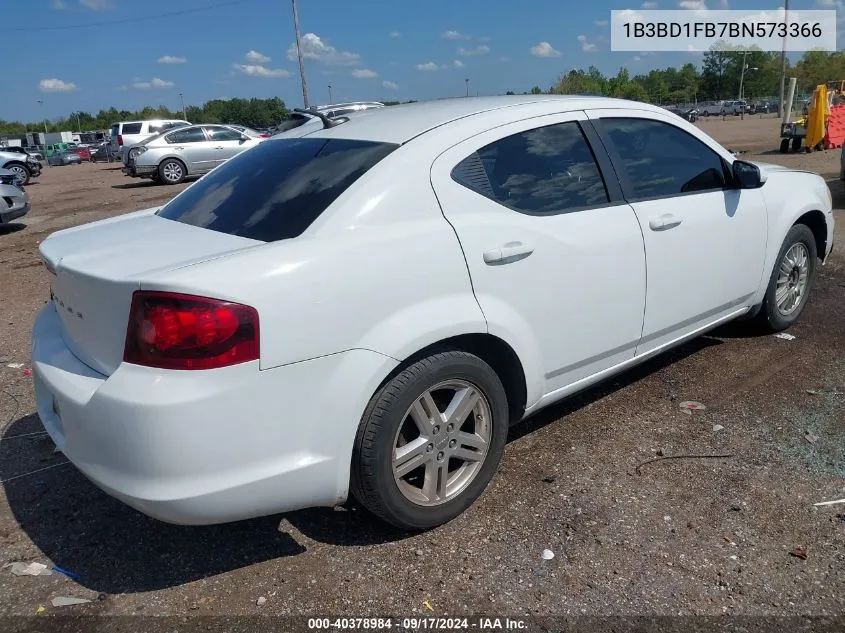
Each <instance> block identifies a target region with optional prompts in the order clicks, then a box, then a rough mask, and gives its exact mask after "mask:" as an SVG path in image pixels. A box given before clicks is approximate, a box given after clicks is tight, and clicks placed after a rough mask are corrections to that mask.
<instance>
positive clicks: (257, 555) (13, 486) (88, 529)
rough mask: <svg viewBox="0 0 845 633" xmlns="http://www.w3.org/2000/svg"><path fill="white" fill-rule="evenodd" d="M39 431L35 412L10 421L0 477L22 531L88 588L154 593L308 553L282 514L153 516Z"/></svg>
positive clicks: (1, 449)
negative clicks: (168, 519) (184, 522)
mask: <svg viewBox="0 0 845 633" xmlns="http://www.w3.org/2000/svg"><path fill="white" fill-rule="evenodd" d="M1 394H2V392H0V397H2V395H1ZM40 431H43V429H42V427H41V424H40V421H39V420H38V417H37V415H35V414H32V415H27V416H25V417H22V418H20V419H18V420H17V421H15V422H13V423H12V424H11V425H9V426H8V427H7V429H6V431H5V432H4V433H3V438H2V442H0V479H2V481H3V488H4V492H5V494H6V499H7V501H8V504H9V507H10V508H11V510H12V514H13V515H14V517H15V519H16V520H17V522H18V524H19V525H20V528H21V530H23V531H24V532H25V533H26V535H27V536H28V537H29V538H30V539H31V540H32V542H33V543H34V544H35V546H36V547H38V549H39V550H41V552H42V553H43V555H44V556H45V557H47V558H48V559H50V560H51V561H52V562H53V564H54V565H56V566H58V567H61V568H62V569H66V570H68V571H70V572H72V573H74V574H76V575H77V576H78V577H79V580H78V582H79V583H80V584H81V585H83V586H84V587H87V588H89V589H92V590H94V591H97V592H100V593H107V594H118V593H136V592H143V591H153V590H157V589H163V588H167V587H175V586H178V585H182V584H184V583H188V582H193V581H196V580H200V579H202V578H207V577H209V576H215V575H217V574H221V573H225V572H228V571H232V570H235V569H240V568H243V567H248V566H250V565H252V564H255V563H261V562H265V561H268V560H274V559H278V558H285V557H288V556H295V555H297V554H300V553H302V552H304V551H305V549H304V548H303V547H302V546H301V545H299V544H298V543H297V542H296V541H295V540H294V539H293V537H291V536H290V535H288V534H285V533H282V532H279V530H278V526H279V520H280V517H279V516H270V517H264V518H260V519H254V520H249V521H240V522H237V523H229V524H224V525H216V526H204V527H185V526H176V525H169V524H166V523H162V522H160V521H157V520H155V519H151V518H149V517H147V516H145V515H143V514H141V513H140V512H137V511H135V510H133V509H131V508H129V507H128V506H126V505H124V504H123V503H120V502H119V501H117V500H115V499H112V498H111V497H109V496H108V495H106V494H105V493H104V492H102V491H100V489H99V488H97V487H95V486H94V485H93V484H92V483H91V482H89V481H88V480H87V479H86V478H85V477H84V476H83V475H82V474H81V473H80V472H79V471H78V470H76V469H75V468H74V467H73V466H71V465H61V464H64V463H65V462H66V459H65V458H64V456H63V455H61V454H60V453H53V443H52V441H51V440H50V439H49V437H48V436H47V435H45V434H38V433H39V432H40ZM31 433H36V435H27V434H31ZM18 436H19V437H18ZM39 469H43V470H40V472H33V471H38V470H39ZM29 473H32V474H29Z"/></svg>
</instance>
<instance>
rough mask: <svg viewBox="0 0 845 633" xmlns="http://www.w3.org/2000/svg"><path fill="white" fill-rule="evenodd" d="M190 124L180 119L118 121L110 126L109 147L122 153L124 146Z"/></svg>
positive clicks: (129, 145)
mask: <svg viewBox="0 0 845 633" xmlns="http://www.w3.org/2000/svg"><path fill="white" fill-rule="evenodd" d="M186 125H190V123H188V122H187V121H183V120H182V119H155V120H151V121H119V122H118V123H114V124H112V126H111V148H112V151H113V152H115V153H118V154H123V151H124V148H126V147H132V146H133V145H137V144H138V143H140V142H141V141H143V140H144V139H148V138H150V137H151V136H155V135H156V134H161V133H162V132H164V131H166V130H171V129H173V128H177V127H184V126H186Z"/></svg>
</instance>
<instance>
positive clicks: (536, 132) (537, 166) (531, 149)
mask: <svg viewBox="0 0 845 633" xmlns="http://www.w3.org/2000/svg"><path fill="white" fill-rule="evenodd" d="M452 178H454V179H455V180H456V181H457V182H459V183H460V184H462V185H464V186H466V187H469V188H470V189H472V190H474V191H476V192H478V193H480V194H481V195H483V196H486V197H488V198H492V199H493V200H495V201H497V202H499V203H501V204H503V205H504V206H506V207H509V208H511V209H514V210H515V211H521V212H523V213H531V214H543V215H551V214H555V213H564V212H566V211H574V210H577V209H584V208H589V207H595V206H598V205H602V204H606V203H607V202H608V196H607V190H606V189H605V186H604V181H603V180H602V177H601V173H600V172H599V168H598V165H597V164H596V160H595V157H594V156H593V152H592V150H591V149H590V146H589V145H588V144H587V140H586V139H585V138H584V135H583V134H582V133H581V128H580V127H579V125H578V123H576V122H574V121H571V122H567V123H559V124H557V125H548V126H545V127H540V128H536V129H533V130H528V131H526V132H520V133H519V134H514V135H512V136H506V137H505V138H503V139H500V140H498V141H496V142H495V143H491V144H490V145H487V146H485V147H482V148H481V149H480V150H478V151H477V152H474V153H473V154H471V155H470V156H468V157H467V158H465V159H464V160H463V161H461V162H460V163H458V165H457V166H456V167H455V168H454V169H453V170H452Z"/></svg>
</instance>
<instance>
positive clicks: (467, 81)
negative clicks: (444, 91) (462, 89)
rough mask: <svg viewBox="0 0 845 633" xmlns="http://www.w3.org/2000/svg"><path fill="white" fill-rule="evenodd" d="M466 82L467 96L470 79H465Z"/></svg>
mask: <svg viewBox="0 0 845 633" xmlns="http://www.w3.org/2000/svg"><path fill="white" fill-rule="evenodd" d="M464 82H466V85H467V96H469V79H464Z"/></svg>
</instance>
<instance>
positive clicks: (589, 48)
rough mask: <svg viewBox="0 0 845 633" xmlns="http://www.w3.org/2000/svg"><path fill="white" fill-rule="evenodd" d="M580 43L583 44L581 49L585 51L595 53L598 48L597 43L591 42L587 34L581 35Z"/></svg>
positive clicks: (579, 37)
mask: <svg viewBox="0 0 845 633" xmlns="http://www.w3.org/2000/svg"><path fill="white" fill-rule="evenodd" d="M578 43H579V44H581V50H582V51H584V52H585V53H594V52H595V51H596V50H597V49H596V45H595V44H593V43H592V42H590V41H589V40H588V39H587V36H586V35H579V36H578Z"/></svg>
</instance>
